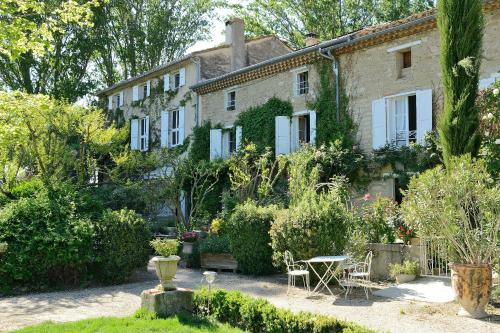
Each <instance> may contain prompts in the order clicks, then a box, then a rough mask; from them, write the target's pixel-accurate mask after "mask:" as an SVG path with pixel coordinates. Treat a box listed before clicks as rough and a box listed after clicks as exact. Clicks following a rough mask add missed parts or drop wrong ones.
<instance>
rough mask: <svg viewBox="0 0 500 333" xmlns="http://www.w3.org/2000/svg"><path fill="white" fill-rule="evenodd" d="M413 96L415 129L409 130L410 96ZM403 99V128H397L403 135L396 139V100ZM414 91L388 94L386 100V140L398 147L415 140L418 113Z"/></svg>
mask: <svg viewBox="0 0 500 333" xmlns="http://www.w3.org/2000/svg"><path fill="white" fill-rule="evenodd" d="M412 96H415V97H414V101H415V105H414V107H415V110H414V114H415V119H414V120H415V129H414V130H410V128H409V127H410V97H412ZM398 100H400V101H404V104H403V105H404V108H405V109H404V111H405V113H404V116H405V121H404V123H405V128H404V129H403V130H399V132H402V133H403V134H404V136H403V137H402V138H400V139H398V133H397V132H398V129H397V123H398V121H397V110H396V107H397V101H398ZM416 107H417V106H416V92H410V93H406V94H400V95H395V96H388V97H387V102H386V113H387V142H389V144H391V145H394V146H396V147H398V148H401V147H407V146H409V145H410V144H411V143H414V142H417V131H418V118H417V117H418V115H417V112H418V111H417V109H416Z"/></svg>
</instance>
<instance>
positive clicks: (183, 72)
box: [179, 67, 186, 87]
mask: <svg viewBox="0 0 500 333" xmlns="http://www.w3.org/2000/svg"><path fill="white" fill-rule="evenodd" d="M185 84H186V69H185V68H184V67H182V68H181V69H180V70H179V86H180V87H182V86H183V85H185Z"/></svg>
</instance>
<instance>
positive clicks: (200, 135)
mask: <svg viewBox="0 0 500 333" xmlns="http://www.w3.org/2000/svg"><path fill="white" fill-rule="evenodd" d="M211 128H212V123H211V122H210V121H205V122H203V124H202V125H201V126H196V127H194V128H193V133H192V134H191V136H192V144H191V147H190V148H189V159H190V160H191V161H192V162H194V163H197V162H200V161H208V160H209V159H210V129H211Z"/></svg>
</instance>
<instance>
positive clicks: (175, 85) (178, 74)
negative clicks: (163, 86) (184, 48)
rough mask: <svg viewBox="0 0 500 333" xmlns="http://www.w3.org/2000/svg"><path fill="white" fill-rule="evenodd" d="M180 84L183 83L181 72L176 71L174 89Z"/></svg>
mask: <svg viewBox="0 0 500 333" xmlns="http://www.w3.org/2000/svg"><path fill="white" fill-rule="evenodd" d="M180 85H181V74H180V73H175V74H174V89H179V87H180Z"/></svg>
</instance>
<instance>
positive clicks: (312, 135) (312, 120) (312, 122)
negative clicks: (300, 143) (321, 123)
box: [309, 111, 316, 146]
mask: <svg viewBox="0 0 500 333" xmlns="http://www.w3.org/2000/svg"><path fill="white" fill-rule="evenodd" d="M309 139H310V140H309V143H310V144H311V146H315V145H316V111H310V112H309Z"/></svg>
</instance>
